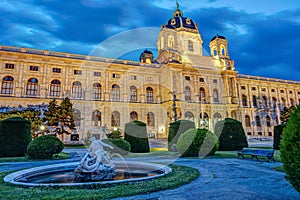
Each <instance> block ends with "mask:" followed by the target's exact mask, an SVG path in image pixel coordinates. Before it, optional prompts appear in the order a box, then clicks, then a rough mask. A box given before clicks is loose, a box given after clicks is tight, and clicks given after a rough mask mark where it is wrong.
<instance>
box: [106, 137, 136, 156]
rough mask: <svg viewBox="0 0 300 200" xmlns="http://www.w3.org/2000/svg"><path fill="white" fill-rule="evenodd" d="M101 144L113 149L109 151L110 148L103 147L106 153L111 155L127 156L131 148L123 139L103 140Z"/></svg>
mask: <svg viewBox="0 0 300 200" xmlns="http://www.w3.org/2000/svg"><path fill="white" fill-rule="evenodd" d="M103 142H105V143H107V144H109V145H112V146H113V147H114V149H113V150H111V149H110V148H107V147H105V150H106V151H111V152H112V153H118V154H121V155H127V154H128V152H130V150H131V146H130V144H129V142H127V141H126V140H124V139H111V138H109V139H105V140H103Z"/></svg>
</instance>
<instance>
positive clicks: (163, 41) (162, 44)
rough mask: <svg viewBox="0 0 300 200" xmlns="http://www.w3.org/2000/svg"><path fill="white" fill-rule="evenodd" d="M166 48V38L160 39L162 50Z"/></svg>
mask: <svg viewBox="0 0 300 200" xmlns="http://www.w3.org/2000/svg"><path fill="white" fill-rule="evenodd" d="M164 47H165V38H164V37H161V39H160V48H161V49H163V48H164Z"/></svg>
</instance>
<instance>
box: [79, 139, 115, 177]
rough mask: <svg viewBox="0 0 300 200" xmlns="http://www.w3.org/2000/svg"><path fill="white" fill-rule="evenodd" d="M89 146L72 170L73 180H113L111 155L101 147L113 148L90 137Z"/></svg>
mask: <svg viewBox="0 0 300 200" xmlns="http://www.w3.org/2000/svg"><path fill="white" fill-rule="evenodd" d="M91 141H92V143H91V146H90V148H89V149H88V152H87V153H86V154H85V156H84V157H83V158H82V159H81V161H80V163H79V166H78V167H77V168H76V169H75V170H74V181H75V182H88V181H105V180H113V179H114V177H115V173H114V171H115V169H114V164H113V163H112V160H111V156H110V155H109V154H108V152H107V151H105V150H104V148H103V147H108V148H110V149H113V147H112V146H111V145H109V144H106V143H104V142H102V141H101V140H96V139H95V138H94V137H92V138H91Z"/></svg>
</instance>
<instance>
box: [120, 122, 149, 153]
mask: <svg viewBox="0 0 300 200" xmlns="http://www.w3.org/2000/svg"><path fill="white" fill-rule="evenodd" d="M124 132H125V135H124V139H125V140H126V141H127V142H129V144H130V146H131V152H134V153H147V152H149V151H150V148H149V141H148V136H147V127H146V124H145V123H144V122H140V121H133V122H129V123H126V124H125V131H124Z"/></svg>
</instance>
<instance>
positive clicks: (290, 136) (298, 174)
mask: <svg viewBox="0 0 300 200" xmlns="http://www.w3.org/2000/svg"><path fill="white" fill-rule="evenodd" d="M299 122H300V106H298V107H297V108H296V110H295V112H294V113H293V114H292V116H291V117H290V119H289V120H288V122H287V125H286V127H285V128H284V130H283V137H282V141H281V145H280V152H281V155H280V157H281V161H282V163H283V168H284V171H285V172H286V175H287V179H288V180H289V181H290V183H291V184H292V185H293V186H294V188H295V189H296V190H297V191H298V192H300V139H299V138H300V131H299V130H300V123H299Z"/></svg>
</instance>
